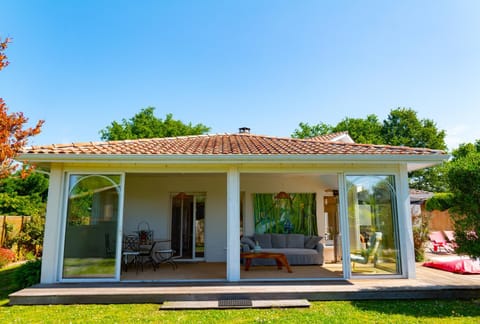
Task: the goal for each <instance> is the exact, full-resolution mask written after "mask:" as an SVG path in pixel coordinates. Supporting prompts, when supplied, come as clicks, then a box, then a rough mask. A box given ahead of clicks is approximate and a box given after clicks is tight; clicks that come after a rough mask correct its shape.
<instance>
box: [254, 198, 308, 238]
mask: <svg viewBox="0 0 480 324" xmlns="http://www.w3.org/2000/svg"><path fill="white" fill-rule="evenodd" d="M253 203H254V206H253V213H254V219H255V233H296V234H305V235H317V234H318V233H317V232H318V230H317V217H316V194H315V193H286V192H280V193H277V194H275V193H256V194H253Z"/></svg>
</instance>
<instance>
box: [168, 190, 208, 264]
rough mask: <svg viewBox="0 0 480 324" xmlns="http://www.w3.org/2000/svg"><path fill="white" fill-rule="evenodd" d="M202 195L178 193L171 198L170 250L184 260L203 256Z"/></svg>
mask: <svg viewBox="0 0 480 324" xmlns="http://www.w3.org/2000/svg"><path fill="white" fill-rule="evenodd" d="M205 199H206V196H205V195H204V194H186V193H183V192H181V193H178V194H176V195H175V196H173V197H172V232H171V242H172V249H173V250H175V257H177V258H181V259H184V260H189V259H199V258H203V257H204V256H205Z"/></svg>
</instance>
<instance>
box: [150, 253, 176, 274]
mask: <svg viewBox="0 0 480 324" xmlns="http://www.w3.org/2000/svg"><path fill="white" fill-rule="evenodd" d="M174 255H175V250H173V249H162V250H156V251H155V256H156V263H157V264H162V263H168V264H170V265H171V266H172V268H173V270H176V269H177V263H176V262H175V259H174V257H173V256H174Z"/></svg>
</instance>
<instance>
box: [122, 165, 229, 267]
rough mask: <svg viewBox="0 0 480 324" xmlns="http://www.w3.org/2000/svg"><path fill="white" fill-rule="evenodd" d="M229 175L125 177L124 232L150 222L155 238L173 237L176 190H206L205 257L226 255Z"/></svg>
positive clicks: (213, 259) (215, 259) (218, 258)
mask: <svg viewBox="0 0 480 324" xmlns="http://www.w3.org/2000/svg"><path fill="white" fill-rule="evenodd" d="M226 179H227V177H226V174H134V173H129V174H127V175H126V178H125V205H124V214H123V218H124V221H123V224H124V225H123V232H124V233H125V234H129V233H132V232H134V231H136V230H137V226H138V224H139V223H140V222H143V221H146V222H148V224H149V225H150V228H151V229H152V230H153V231H154V236H155V238H158V239H169V238H170V229H171V202H170V197H171V194H172V193H176V192H187V193H196V192H197V193H205V194H206V203H205V259H206V261H208V262H218V261H225V258H226V250H225V248H226V244H227V243H226V240H227V235H226V226H227V225H226V224H227V223H226V214H227V205H226V190H227V188H226Z"/></svg>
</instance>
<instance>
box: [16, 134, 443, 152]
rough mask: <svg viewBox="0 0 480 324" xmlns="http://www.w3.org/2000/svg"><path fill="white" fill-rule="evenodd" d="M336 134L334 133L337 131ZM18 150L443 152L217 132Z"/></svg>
mask: <svg viewBox="0 0 480 324" xmlns="http://www.w3.org/2000/svg"><path fill="white" fill-rule="evenodd" d="M337 135H338V133H337ZM22 154H27V155H30V154H54V155H102V154H105V155H107V154H108V155H240V154H241V155H316V154H339V155H353V154H355V155H443V154H445V152H443V151H439V150H432V149H424V148H410V147H400V146H387V145H371V144H354V143H340V142H329V141H321V140H318V138H317V139H294V138H281V137H269V136H259V135H252V134H217V135H198V136H183V137H170V138H153V139H138V140H124V141H110V142H88V143H73V144H59V145H47V146H33V147H26V148H24V149H23V151H22Z"/></svg>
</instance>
